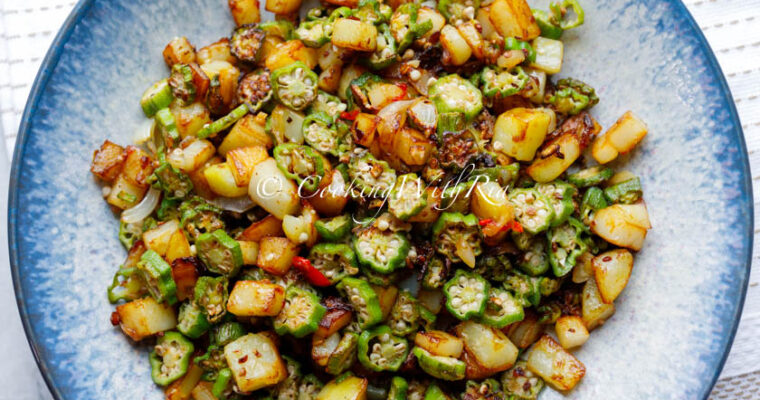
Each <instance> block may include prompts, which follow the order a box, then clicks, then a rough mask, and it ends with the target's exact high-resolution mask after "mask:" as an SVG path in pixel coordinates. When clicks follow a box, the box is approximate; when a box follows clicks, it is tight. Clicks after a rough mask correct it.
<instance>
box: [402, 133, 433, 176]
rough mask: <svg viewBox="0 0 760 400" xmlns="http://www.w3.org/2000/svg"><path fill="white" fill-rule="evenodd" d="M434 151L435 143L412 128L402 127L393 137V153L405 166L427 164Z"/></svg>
mask: <svg viewBox="0 0 760 400" xmlns="http://www.w3.org/2000/svg"><path fill="white" fill-rule="evenodd" d="M434 149H435V143H434V142H433V141H432V140H430V139H429V138H428V137H427V136H425V135H423V134H422V132H420V131H418V130H416V129H413V128H409V127H404V128H402V129H401V130H399V131H398V132H396V135H395V136H394V137H393V151H394V153H395V155H396V156H397V157H398V158H400V159H401V161H403V162H405V163H406V164H407V165H414V166H421V165H425V164H427V162H428V159H429V158H430V156H431V155H432V154H433V150H434Z"/></svg>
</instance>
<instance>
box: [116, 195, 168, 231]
mask: <svg viewBox="0 0 760 400" xmlns="http://www.w3.org/2000/svg"><path fill="white" fill-rule="evenodd" d="M159 197H161V191H159V190H158V189H155V188H151V189H150V190H148V194H146V195H145V197H143V199H142V201H140V203H138V204H137V205H136V206H134V207H132V208H128V209H126V210H124V212H122V213H121V221H122V222H124V223H127V224H134V223H137V222H140V221H142V220H144V219H145V218H147V217H148V216H149V215H150V214H151V213H153V210H155V209H156V207H158V199H159Z"/></svg>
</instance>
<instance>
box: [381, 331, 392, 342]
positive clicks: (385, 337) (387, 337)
mask: <svg viewBox="0 0 760 400" xmlns="http://www.w3.org/2000/svg"><path fill="white" fill-rule="evenodd" d="M389 340H391V335H389V334H387V333H383V334H382V335H380V341H381V342H387V341H389Z"/></svg>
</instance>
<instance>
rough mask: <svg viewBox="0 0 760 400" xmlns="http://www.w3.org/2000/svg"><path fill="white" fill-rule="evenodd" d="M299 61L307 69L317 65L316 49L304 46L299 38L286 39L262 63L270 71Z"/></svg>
mask: <svg viewBox="0 0 760 400" xmlns="http://www.w3.org/2000/svg"><path fill="white" fill-rule="evenodd" d="M296 61H301V62H302V63H304V64H305V65H306V66H307V67H309V69H314V67H316V66H317V50H316V49H312V48H311V47H306V46H305V45H304V44H303V42H301V41H300V40H288V41H287V42H284V43H282V44H280V45H278V46H277V47H276V48H275V49H274V50H273V51H272V53H271V54H269V55H268V56H267V57H266V59H265V61H264V63H265V65H266V67H267V68H268V69H269V70H270V71H274V70H276V69H278V68H282V67H286V66H288V65H290V64H293V63H294V62H296Z"/></svg>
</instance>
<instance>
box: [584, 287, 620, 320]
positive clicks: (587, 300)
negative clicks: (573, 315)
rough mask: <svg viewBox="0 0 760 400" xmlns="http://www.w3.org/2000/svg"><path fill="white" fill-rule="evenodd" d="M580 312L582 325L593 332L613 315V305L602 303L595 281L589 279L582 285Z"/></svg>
mask: <svg viewBox="0 0 760 400" xmlns="http://www.w3.org/2000/svg"><path fill="white" fill-rule="evenodd" d="M581 310H582V315H581V318H582V319H583V324H584V325H586V328H588V330H593V329H594V328H596V327H597V326H599V325H601V324H603V323H604V321H606V320H607V318H609V317H611V316H612V314H614V313H615V305H614V304H605V303H604V301H602V296H601V295H600V294H599V288H598V287H597V285H596V280H595V279H589V280H588V281H586V284H585V285H583V292H582V293H581Z"/></svg>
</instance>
